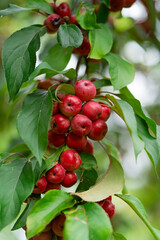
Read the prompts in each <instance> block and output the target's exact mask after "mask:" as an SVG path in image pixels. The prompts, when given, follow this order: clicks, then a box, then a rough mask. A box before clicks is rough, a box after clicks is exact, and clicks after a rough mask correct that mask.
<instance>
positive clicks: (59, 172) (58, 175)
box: [46, 164, 65, 184]
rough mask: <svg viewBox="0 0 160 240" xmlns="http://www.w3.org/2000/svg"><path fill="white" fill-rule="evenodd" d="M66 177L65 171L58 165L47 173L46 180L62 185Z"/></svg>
mask: <svg viewBox="0 0 160 240" xmlns="http://www.w3.org/2000/svg"><path fill="white" fill-rule="evenodd" d="M64 176H65V170H64V168H63V167H62V166H61V165H60V164H56V165H55V166H54V167H52V168H51V169H50V170H49V171H48V172H47V173H46V179H47V181H48V182H51V183H55V184H57V183H61V182H62V181H63V179H64Z"/></svg>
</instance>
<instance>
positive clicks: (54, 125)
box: [50, 113, 70, 134]
mask: <svg viewBox="0 0 160 240" xmlns="http://www.w3.org/2000/svg"><path fill="white" fill-rule="evenodd" d="M50 125H51V129H52V131H53V132H55V133H57V134H65V133H66V132H68V130H69V127H70V120H69V118H67V117H66V116H64V115H62V114H60V113H58V114H56V115H54V116H53V117H52V119H51V123H50Z"/></svg>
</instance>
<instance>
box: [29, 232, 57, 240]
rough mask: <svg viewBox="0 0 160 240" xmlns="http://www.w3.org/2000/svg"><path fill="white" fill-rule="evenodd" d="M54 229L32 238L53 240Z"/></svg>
mask: <svg viewBox="0 0 160 240" xmlns="http://www.w3.org/2000/svg"><path fill="white" fill-rule="evenodd" d="M52 237H53V235H52V231H47V232H42V233H40V234H39V235H38V236H34V237H33V238H32V240H52Z"/></svg>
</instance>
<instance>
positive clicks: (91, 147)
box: [80, 140, 94, 155]
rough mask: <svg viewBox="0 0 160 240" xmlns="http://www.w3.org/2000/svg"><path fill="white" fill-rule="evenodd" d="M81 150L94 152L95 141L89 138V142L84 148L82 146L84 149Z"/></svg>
mask: <svg viewBox="0 0 160 240" xmlns="http://www.w3.org/2000/svg"><path fill="white" fill-rule="evenodd" d="M80 152H86V153H90V154H92V155H93V154H94V146H93V143H92V142H91V141H90V140H87V144H86V146H85V147H84V148H82V150H81V151H80Z"/></svg>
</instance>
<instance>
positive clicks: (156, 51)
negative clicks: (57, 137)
mask: <svg viewBox="0 0 160 240" xmlns="http://www.w3.org/2000/svg"><path fill="white" fill-rule="evenodd" d="M27 2H28V1H26V0H23V1H22V0H14V1H8V0H0V9H3V8H6V7H7V6H8V4H9V3H13V4H17V5H20V6H25V4H26V3H27ZM49 2H50V1H49ZM58 2H60V1H58ZM143 2H145V1H144V0H143V1H138V0H137V2H136V3H135V4H134V5H133V6H132V7H131V8H129V9H123V11H122V14H120V13H114V14H111V16H110V21H111V27H112V28H113V34H114V46H113V51H114V52H117V53H120V54H121V56H123V57H124V58H126V59H127V60H128V61H130V62H131V63H133V64H134V65H135V69H136V75H135V80H134V82H133V83H132V84H130V85H129V89H130V91H131V92H132V93H133V95H134V96H135V97H136V98H137V99H139V100H140V101H141V103H142V106H143V107H144V108H145V110H146V112H148V115H149V116H150V117H151V118H152V119H154V120H155V121H156V123H157V124H158V125H160V97H159V96H160V42H159V41H160V1H155V9H152V8H150V9H147V8H146V7H145V5H144V4H142V3H143ZM43 21H44V17H43V16H41V15H38V14H37V13H31V12H22V13H19V14H15V15H11V16H6V17H5V18H0V53H1V51H2V46H3V43H4V40H5V39H6V38H7V37H9V36H10V35H11V34H12V33H13V32H15V31H17V30H19V29H21V28H23V27H25V26H29V25H31V24H35V23H40V24H42V23H43ZM50 41H51V38H50ZM70 64H72V62H71V63H70ZM95 67H96V65H95ZM22 100H23V98H22V99H21V100H20V101H18V102H16V103H14V104H13V103H9V102H8V93H7V87H6V82H5V77H4V72H3V69H2V60H1V58H0V153H1V152H7V151H9V150H10V149H11V148H12V147H13V146H14V145H16V144H17V143H21V140H20V139H19V136H18V133H17V130H16V117H17V114H18V112H19V111H20V108H21V104H22ZM108 126H109V132H108V139H109V140H111V141H112V142H113V143H114V144H115V145H116V146H117V148H118V149H119V151H120V153H121V158H122V165H123V168H124V172H125V177H126V187H127V190H128V193H129V194H131V195H134V196H136V197H138V198H139V199H140V200H141V201H142V203H143V204H144V206H145V209H146V211H147V214H148V218H149V220H150V222H151V223H152V225H153V226H154V227H156V228H158V229H160V220H159V219H160V180H159V178H158V177H157V176H156V174H155V171H154V170H153V168H152V166H151V164H150V161H149V159H148V157H147V155H146V154H145V153H144V152H142V153H141V154H140V156H139V157H138V160H137V161H136V160H135V158H134V152H133V147H132V142H131V139H130V137H129V134H128V131H127V129H126V127H125V126H124V124H123V123H122V121H121V120H120V119H119V118H118V117H117V116H115V114H112V115H111V117H110V119H109V121H108ZM95 148H96V156H97V157H99V158H104V157H105V156H104V152H103V150H101V149H100V148H99V145H95ZM157 172H158V173H159V174H160V164H159V166H158V170H157ZM113 202H114V203H115V205H116V215H115V217H114V219H113V220H112V222H113V226H114V228H115V231H117V232H120V233H122V234H123V235H124V236H125V237H126V238H127V239H128V240H135V239H137V240H152V239H154V238H153V237H152V235H151V234H150V232H149V231H148V229H147V228H146V227H145V225H144V224H143V222H142V221H141V220H140V219H139V218H138V217H137V216H136V214H135V213H134V212H133V211H132V210H131V209H130V208H129V207H128V206H127V205H126V204H125V203H123V202H122V201H121V200H119V199H117V198H116V197H115V198H113ZM9 229H10V227H7V228H6V229H4V230H3V231H2V232H0V240H10V239H12V240H16V239H17V240H18V239H21V240H23V239H25V236H24V231H23V230H18V231H15V232H13V233H12V232H10V230H9ZM97 240H98V239H97Z"/></svg>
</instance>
